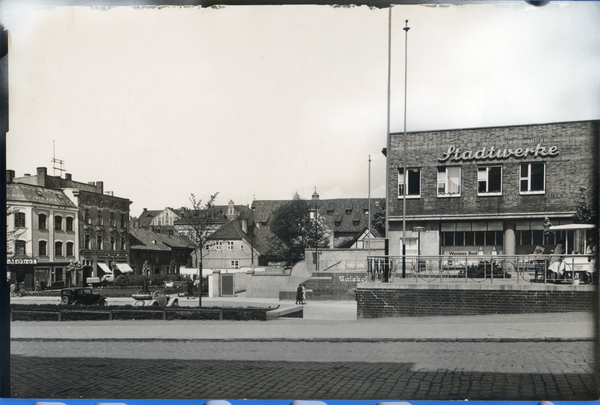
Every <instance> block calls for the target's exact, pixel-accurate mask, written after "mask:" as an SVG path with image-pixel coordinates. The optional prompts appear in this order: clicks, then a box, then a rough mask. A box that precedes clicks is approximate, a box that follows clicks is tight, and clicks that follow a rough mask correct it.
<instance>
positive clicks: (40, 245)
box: [38, 240, 48, 256]
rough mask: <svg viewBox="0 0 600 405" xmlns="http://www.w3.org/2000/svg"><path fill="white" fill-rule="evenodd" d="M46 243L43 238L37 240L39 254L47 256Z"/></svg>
mask: <svg viewBox="0 0 600 405" xmlns="http://www.w3.org/2000/svg"><path fill="white" fill-rule="evenodd" d="M47 245H48V243H47V242H46V241H45V240H41V241H39V242H38V254H39V255H40V256H47V255H48V252H47V251H46V247H47Z"/></svg>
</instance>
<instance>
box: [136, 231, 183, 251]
mask: <svg viewBox="0 0 600 405" xmlns="http://www.w3.org/2000/svg"><path fill="white" fill-rule="evenodd" d="M129 235H130V242H129V247H130V249H138V250H154V251H170V250H171V249H173V248H175V249H178V248H181V249H190V250H193V249H194V245H193V244H192V242H190V241H189V240H187V239H186V238H184V237H182V236H179V235H165V234H162V233H155V232H152V231H151V230H148V229H142V228H133V229H130V230H129Z"/></svg>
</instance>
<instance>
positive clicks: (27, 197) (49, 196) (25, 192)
mask: <svg viewBox="0 0 600 405" xmlns="http://www.w3.org/2000/svg"><path fill="white" fill-rule="evenodd" d="M17 201H18V202H30V203H36V204H48V205H60V206H62V207H64V208H74V209H78V208H77V206H76V205H75V203H74V202H73V201H71V199H70V198H69V197H67V195H66V194H65V193H64V192H63V191H62V190H54V189H50V188H45V187H40V186H34V185H30V184H23V183H8V184H7V185H6V202H7V203H8V204H10V203H11V202H17Z"/></svg>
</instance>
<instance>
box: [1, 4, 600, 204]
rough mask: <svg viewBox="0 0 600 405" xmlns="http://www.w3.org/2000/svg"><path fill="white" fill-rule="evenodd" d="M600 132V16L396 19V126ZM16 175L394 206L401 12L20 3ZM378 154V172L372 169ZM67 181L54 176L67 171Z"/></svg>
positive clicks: (412, 14)
mask: <svg viewBox="0 0 600 405" xmlns="http://www.w3.org/2000/svg"><path fill="white" fill-rule="evenodd" d="M405 20H409V21H408V25H409V27H410V30H409V31H408V47H407V49H406V51H407V64H408V69H407V71H406V73H407V83H408V85H407V88H406V97H407V108H406V130H407V131H409V132H410V131H424V130H437V129H452V128H473V127H490V126H507V125H521V124H537V123H550V122H562V121H578V120H591V119H600V68H599V67H600V26H599V25H598V24H597V22H598V20H600V3H598V2H569V3H566V2H565V3H563V2H550V3H549V4H547V5H546V6H543V7H534V6H531V5H528V4H527V3H525V2H514V3H511V2H501V3H496V4H473V5H462V6H458V5H454V6H449V5H424V4H422V5H395V6H393V7H392V29H391V79H390V82H391V86H390V100H391V102H390V128H391V131H392V132H402V131H403V130H404V118H405V117H404V97H405V88H404V78H405V77H404V75H405V70H404V63H405V59H404V56H405V47H404V44H405V31H404V30H403V29H402V28H403V27H404V26H405ZM2 22H3V23H4V24H5V26H6V27H7V28H8V30H9V36H10V39H9V106H10V107H9V108H10V110H9V133H8V134H7V144H6V147H7V159H6V167H7V169H12V170H15V171H16V175H17V176H22V175H24V174H25V173H30V174H35V173H36V168H37V167H47V168H48V173H49V174H51V175H52V174H53V173H55V172H54V170H53V163H52V159H53V157H56V159H61V160H63V161H64V162H65V165H64V168H65V169H66V172H67V173H71V174H72V177H73V179H74V180H76V181H81V182H90V181H104V189H105V190H106V191H113V192H114V195H115V196H119V197H125V198H128V199H130V200H131V201H132V204H131V206H130V208H131V215H132V216H139V215H140V213H141V212H142V210H143V209H144V208H148V209H154V210H160V209H163V208H165V207H174V208H179V207H184V206H187V207H189V206H190V201H189V196H190V193H194V194H195V195H196V196H197V197H198V198H201V199H203V200H204V201H206V200H208V198H209V196H210V195H211V194H214V193H215V192H219V196H218V198H217V204H223V205H225V204H227V203H228V202H229V201H230V200H232V201H234V202H235V203H236V204H251V203H252V201H253V200H254V199H257V200H270V199H290V198H292V196H293V194H294V193H295V192H298V193H299V194H300V195H301V196H302V197H304V198H307V199H309V198H311V195H312V193H313V192H314V190H315V187H316V190H317V192H318V194H319V195H320V197H321V198H322V199H330V198H366V197H367V196H368V193H369V168H370V184H371V187H370V191H371V197H384V196H385V158H384V156H383V155H382V153H381V149H382V148H383V147H385V146H386V136H387V120H388V116H387V111H388V107H387V94H388V22H389V10H388V9H387V8H385V9H377V8H369V7H366V6H361V7H332V6H323V5H321V6H318V5H302V6H225V7H219V8H204V9H203V8H198V7H169V6H167V7H165V6H163V7H161V8H158V7H147V8H139V7H138V8H133V7H111V8H108V9H99V8H97V7H96V8H94V7H54V8H50V7H25V6H24V7H23V8H21V9H19V8H18V6H16V7H15V8H13V9H11V10H8V11H7V10H4V11H3V14H2ZM369 157H370V159H371V162H370V164H369ZM59 173H60V171H57V172H56V175H58V174H59Z"/></svg>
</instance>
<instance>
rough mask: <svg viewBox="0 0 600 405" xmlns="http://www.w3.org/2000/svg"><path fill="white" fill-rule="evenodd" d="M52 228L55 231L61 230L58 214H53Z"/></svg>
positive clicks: (60, 219) (60, 218) (60, 220)
mask: <svg viewBox="0 0 600 405" xmlns="http://www.w3.org/2000/svg"><path fill="white" fill-rule="evenodd" d="M54 230H55V231H61V230H62V217H61V216H60V215H55V216H54Z"/></svg>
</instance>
